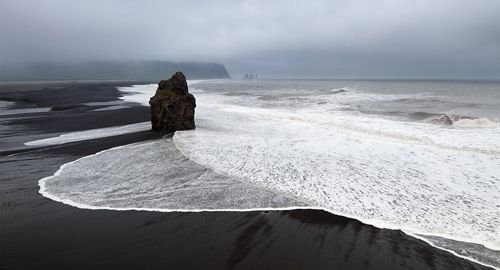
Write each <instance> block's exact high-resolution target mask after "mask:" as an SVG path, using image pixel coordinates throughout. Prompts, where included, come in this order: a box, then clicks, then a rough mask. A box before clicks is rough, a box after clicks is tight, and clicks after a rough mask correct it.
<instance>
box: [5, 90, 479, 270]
mask: <svg viewBox="0 0 500 270" xmlns="http://www.w3.org/2000/svg"><path fill="white" fill-rule="evenodd" d="M128 84H130V83H127V82H125V83H71V84H57V85H50V86H46V85H44V86H36V85H29V86H26V87H25V88H23V87H22V86H16V87H15V88H13V87H11V86H2V87H1V88H0V100H4V101H10V102H16V107H17V108H15V109H19V108H35V107H48V108H53V107H56V108H57V109H56V110H53V111H48V112H42V113H30V114H24V115H15V116H13V115H7V116H0V124H1V125H3V126H1V127H0V128H4V127H5V129H6V131H2V133H1V135H0V136H2V144H0V147H1V149H0V154H1V156H0V172H1V175H0V183H1V184H0V200H1V208H0V210H1V213H0V222H1V227H0V268H3V269H47V268H50V269H89V268H91V269H92V268H93V269H160V268H162V269H489V268H487V267H483V266H481V265H478V264H475V263H473V262H470V261H468V260H465V259H462V258H458V257H456V256H453V255H452V254H450V253H448V252H446V251H442V250H439V249H437V248H433V247H431V246H430V245H428V244H427V243H425V242H423V241H421V240H418V239H415V238H413V237H409V236H407V235H405V234H404V233H402V232H401V231H395V230H385V229H378V228H376V227H373V226H370V225H365V224H362V223H361V222H359V221H357V220H353V219H349V218H345V217H341V216H335V215H332V214H329V213H326V212H323V211H318V210H290V211H270V212H267V211H253V212H203V213H159V212H145V211H111V210H86V209H78V208H75V207H71V206H68V205H65V204H62V203H58V202H55V201H52V200H50V199H47V198H45V197H43V196H41V195H40V194H39V193H38V189H39V187H38V180H39V179H40V178H43V177H45V176H49V175H52V174H53V173H54V172H55V171H56V170H57V169H58V168H59V166H61V165H62V164H64V163H67V162H70V161H73V160H76V159H78V158H80V157H82V156H86V155H89V154H93V153H96V152H98V151H101V150H104V149H108V148H111V147H115V146H119V145H124V144H128V143H133V142H138V141H144V140H150V139H161V137H162V136H163V135H161V134H157V133H153V132H149V131H146V132H138V133H134V134H128V135H120V136H113V137H107V138H102V139H94V140H90V141H84V142H74V143H68V144H64V145H59V146H51V147H41V148H35V149H31V148H28V147H25V146H23V143H24V142H26V141H29V140H31V138H43V137H51V136H53V135H54V134H61V133H64V132H70V131H79V130H88V129H94V128H102V127H110V126H117V125H126V124H131V123H137V122H144V121H148V120H149V109H148V108H146V107H141V106H139V105H135V106H131V107H129V108H123V109H118V110H109V111H93V109H95V108H99V106H83V105H82V104H83V103H88V102H106V101H114V100H117V98H118V97H119V95H120V93H119V92H118V90H116V86H117V85H128ZM44 87H52V88H47V89H43V88H44ZM54 87H55V88H54ZM57 106H59V107H57ZM13 109H14V108H13ZM48 133H50V134H51V135H50V136H49V135H46V134H48ZM4 138H5V140H4Z"/></svg>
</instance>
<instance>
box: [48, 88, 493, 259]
mask: <svg viewBox="0 0 500 270" xmlns="http://www.w3.org/2000/svg"><path fill="white" fill-rule="evenodd" d="M151 88H152V86H148V89H147V91H150V90H149V89H151ZM153 88H154V87H153ZM135 89H136V90H137V89H138V88H135ZM130 91H131V92H132V89H130ZM337 96H338V95H337ZM196 98H197V101H198V102H197V103H198V104H199V106H198V107H197V112H196V121H197V129H196V130H192V131H180V132H176V134H175V136H174V138H173V142H174V143H175V146H176V147H174V144H173V143H172V141H171V139H163V140H160V141H152V142H146V143H139V144H134V145H129V146H123V147H119V148H115V149H111V150H106V151H103V152H101V153H98V154H96V155H93V156H89V157H85V158H82V159H79V160H77V161H75V162H74V163H70V164H66V165H64V166H63V167H61V169H60V170H59V171H58V172H57V173H56V174H55V175H54V176H51V177H48V178H44V179H42V180H41V181H40V187H41V189H40V191H41V193H42V194H43V195H44V196H47V197H49V198H52V199H55V200H58V201H61V202H65V203H68V204H71V205H75V206H79V207H84V208H93V209H100V208H105V209H116V210H125V209H137V210H155V211H179V210H180V211H200V210H218V209H219V210H221V209H226V210H251V209H270V208H279V209H288V208H290V207H311V208H319V209H326V210H327V211H329V212H331V213H334V214H339V215H343V216H347V217H352V218H356V219H358V220H361V221H363V222H364V223H368V224H373V225H375V226H378V227H382V228H390V229H402V230H404V231H405V232H407V233H409V234H412V235H415V236H417V237H423V239H425V240H426V241H428V242H430V243H433V244H434V245H437V246H439V247H441V248H446V249H447V250H452V251H453V252H454V254H457V255H459V256H465V257H468V258H469V259H472V260H477V261H479V262H482V263H484V264H489V265H494V266H496V267H499V266H500V252H499V251H498V250H500V239H499V237H498V236H499V235H500V228H499V224H500V205H499V204H498V202H499V201H500V179H499V178H500V153H499V150H498V149H500V142H499V141H498V134H500V130H499V129H496V128H487V129H481V130H479V131H478V130H476V129H470V128H460V127H453V128H449V127H444V126H439V125H432V124H427V123H419V122H399V121H391V120H388V119H381V118H375V117H367V116H365V115H360V114H353V113H349V112H341V111H340V112H331V111H329V110H327V109H326V108H325V107H322V106H330V104H329V103H328V102H330V103H331V102H334V101H333V100H331V97H329V96H325V97H324V98H323V99H324V100H327V101H328V102H327V103H325V104H323V103H321V104H319V103H317V102H316V103H314V104H317V105H315V106H308V107H302V108H299V109H294V110H291V109H289V108H286V106H280V107H278V108H276V107H269V106H262V104H261V103H258V102H262V101H260V100H258V99H247V98H246V97H238V96H228V95H223V94H214V93H208V92H206V91H205V92H199V93H198V94H197V96H196ZM243 99H244V100H243ZM315 99H321V98H320V97H315ZM178 150H180V152H179V151H178ZM181 153H182V154H181ZM185 157H188V158H189V159H186V158H185ZM207 168H210V169H207ZM457 243H459V244H457ZM464 243H465V244H464ZM471 245H474V247H479V251H477V252H472V250H471V249H469V251H468V250H467V249H468V248H469V247H470V246H471ZM482 246H485V247H487V249H484V247H482ZM481 247H482V248H481Z"/></svg>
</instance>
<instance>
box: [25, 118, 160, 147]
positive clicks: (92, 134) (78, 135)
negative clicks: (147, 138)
mask: <svg viewBox="0 0 500 270" xmlns="http://www.w3.org/2000/svg"><path fill="white" fill-rule="evenodd" d="M149 129H151V123H149V122H141V123H136V124H130V125H125V126H115V127H107V128H98V129H91V130H85V131H77V132H71V133H66V134H62V135H59V136H57V137H51V138H46V139H41V140H36V141H30V142H26V143H24V144H25V145H28V146H47V145H58V144H64V143H69V142H77V141H85V140H91V139H97V138H104V137H110V136H116V135H123V134H129V133H135V132H140V131H146V130H149Z"/></svg>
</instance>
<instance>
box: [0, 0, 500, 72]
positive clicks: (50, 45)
mask: <svg viewBox="0 0 500 270" xmlns="http://www.w3.org/2000/svg"><path fill="white" fill-rule="evenodd" d="M0 34H1V36H0V62H1V63H2V65H7V66H8V65H17V64H20V63H28V62H36V61H55V62H75V61H93V60H170V61H198V62H218V63H222V64H225V65H226V67H227V68H228V71H229V73H230V74H231V75H233V77H238V76H241V75H242V74H244V73H246V72H253V73H257V74H259V75H260V77H263V78H276V77H283V78H286V77H304V78H306V77H312V78H487V79H500V1H498V0H478V1H465V0H440V1H435V0H417V1H415V0H383V1H382V0H377V1H368V0H366V1H360V0H354V1H336V0H318V1H297V0H287V1H264V0H262V1H261V0H255V1H251V0H247V1H231V0H221V1H215V0H214V1H180V0H178V1H160V0H150V1H132V0H99V1H98V0H85V1H83V0H82V1H66V0H40V1H27V0H2V1H0Z"/></svg>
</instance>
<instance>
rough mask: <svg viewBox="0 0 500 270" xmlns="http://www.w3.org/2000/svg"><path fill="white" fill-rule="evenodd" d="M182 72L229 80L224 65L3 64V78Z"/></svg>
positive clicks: (146, 76) (150, 76) (142, 76)
mask: <svg viewBox="0 0 500 270" xmlns="http://www.w3.org/2000/svg"><path fill="white" fill-rule="evenodd" d="M178 70H180V71H182V72H183V73H184V74H185V75H186V77H187V78H188V79H226V78H230V76H229V73H228V72H227V70H226V68H225V67H224V65H223V64H218V63H197V62H170V61H146V60H144V61H91V62H78V63H56V62H36V63H30V64H23V65H15V66H0V81H45V80H139V81H159V80H161V79H162V78H164V77H165V76H166V75H168V74H173V73H174V72H176V71H178Z"/></svg>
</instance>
